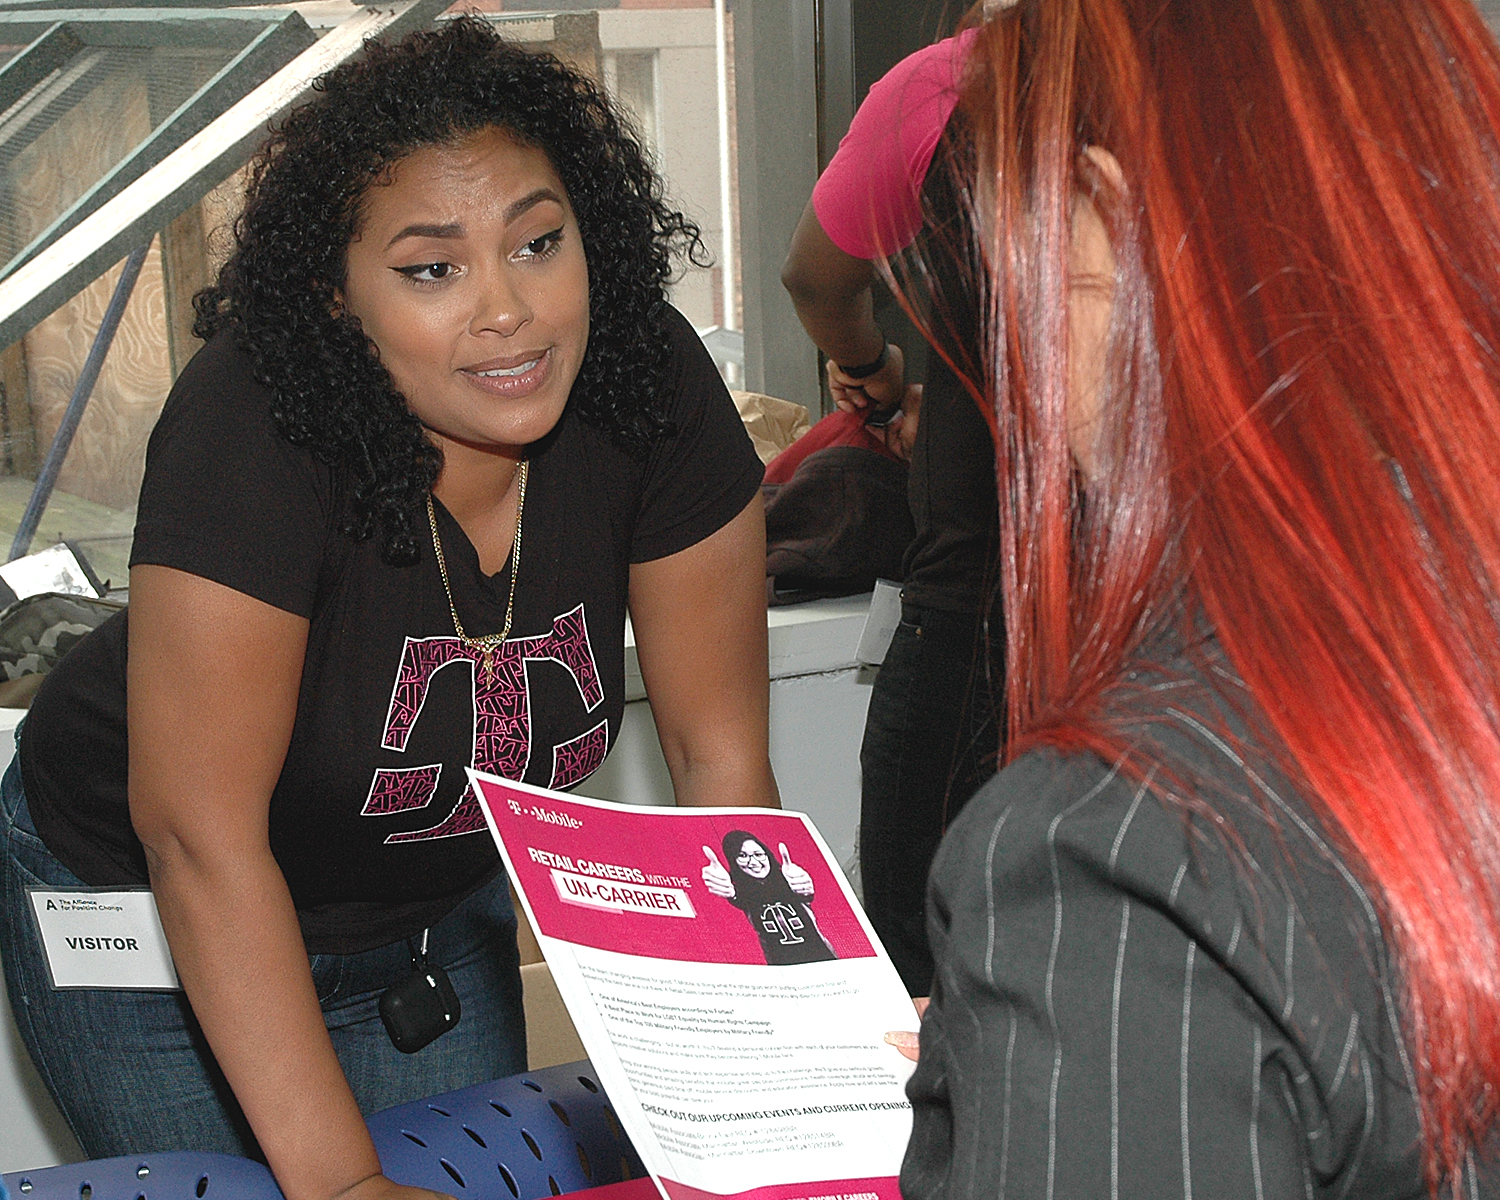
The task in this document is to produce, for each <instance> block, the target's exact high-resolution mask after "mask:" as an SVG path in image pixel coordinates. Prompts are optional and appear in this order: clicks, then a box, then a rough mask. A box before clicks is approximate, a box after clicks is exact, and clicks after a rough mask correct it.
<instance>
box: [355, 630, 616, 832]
mask: <svg viewBox="0 0 1500 1200" xmlns="http://www.w3.org/2000/svg"><path fill="white" fill-rule="evenodd" d="M542 660H549V661H551V662H555V663H559V664H560V665H561V666H563V667H564V668H566V669H567V671H568V673H569V674H570V675H571V676H572V677H573V682H574V683H575V684H576V685H577V687H578V693H579V695H580V696H581V697H582V699H583V704H584V708H585V711H587V712H593V711H594V710H595V709H596V708H598V707H599V705H600V704H602V703H603V702H604V688H603V686H602V685H601V684H600V682H599V668H598V666H597V664H596V663H595V662H594V651H593V648H592V646H590V644H589V631H588V622H587V620H586V619H585V617H584V612H583V605H582V604H580V605H578V607H577V608H574V609H572V610H571V611H569V612H566V613H563V614H562V615H561V616H559V617H556V618H554V619H553V621H552V629H551V631H550V632H549V633H545V634H541V635H539V636H537V637H529V638H512V639H511V640H509V641H507V642H506V643H505V644H504V645H503V646H501V647H500V648H499V649H497V650H496V651H495V652H494V654H493V658H492V661H491V662H490V663H489V664H486V663H485V656H484V654H483V653H481V652H480V651H477V650H471V649H467V648H465V647H464V646H463V645H462V643H460V642H459V640H458V639H457V638H456V637H435V638H407V639H406V647H405V649H404V650H403V651H402V654H401V666H400V668H399V670H398V671H397V674H396V686H395V687H394V688H393V689H392V692H391V705H390V710H389V712H388V713H387V715H386V721H385V736H384V738H383V739H382V741H381V745H382V746H384V747H385V748H386V749H388V750H405V749H406V742H407V738H408V737H410V735H411V731H412V729H413V728H414V727H415V725H416V723H417V718H418V717H419V716H421V713H422V705H423V704H424V703H425V701H426V699H427V690H428V688H429V686H430V685H431V683H432V678H433V676H434V675H436V674H437V673H438V672H439V671H441V670H442V669H443V668H444V667H446V666H449V665H451V664H453V663H455V662H468V663H470V664H472V666H473V679H474V753H473V757H472V758H471V760H470V762H471V765H472V766H473V767H474V768H475V769H476V770H480V771H490V772H493V773H494V774H496V775H500V776H503V777H504V778H506V779H520V778H522V777H523V776H524V775H525V773H526V767H527V764H528V762H529V761H530V757H531V695H530V690H529V688H528V686H527V682H526V663H527V662H528V661H531V662H537V661H542ZM608 748H609V726H608V724H607V722H603V721H601V722H600V723H599V724H598V725H596V726H594V727H593V728H592V729H589V730H587V731H585V732H584V733H582V734H580V735H579V736H578V737H575V738H573V739H571V740H569V741H567V742H564V743H563V744H562V745H560V746H554V747H553V752H552V778H551V780H550V781H549V786H551V787H554V788H557V787H567V786H569V785H571V784H574V783H577V782H578V781H579V780H581V779H583V778H584V777H586V776H587V775H588V774H589V773H590V772H592V771H593V770H594V769H595V768H596V767H598V765H599V764H600V763H601V762H602V761H603V760H604V754H605V751H606V750H608ZM441 773H442V764H441V763H438V764H433V765H429V766H417V767H402V768H396V769H390V768H380V769H377V770H376V772H375V778H374V779H373V780H372V781H371V783H370V794H369V796H368V797H367V798H366V800H365V806H364V808H363V810H362V811H361V815H362V816H366V817H383V816H389V815H391V814H393V813H398V812H410V811H412V810H413V809H418V808H425V807H427V805H428V804H430V803H431V802H432V797H433V796H434V794H436V792H437V785H438V777H439V776H440V775H441ZM484 828H485V824H484V815H483V814H482V813H481V812H480V810H479V801H478V799H477V798H476V797H475V795H474V788H473V786H472V785H470V786H468V787H466V788H465V789H464V793H463V796H462V798H461V799H460V800H459V802H458V804H457V806H456V807H455V808H454V809H453V811H452V812H451V813H450V814H449V815H448V817H447V819H446V820H444V821H441V822H439V823H438V824H437V825H434V826H432V827H431V828H428V829H417V830H412V831H411V832H409V833H393V834H392V835H391V836H390V837H388V838H386V839H385V840H386V843H387V844H388V845H389V844H393V843H397V842H420V841H431V840H433V839H435V838H446V837H458V836H460V835H462V834H466V833H478V832H481V831H483V830H484Z"/></svg>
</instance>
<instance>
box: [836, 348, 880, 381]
mask: <svg viewBox="0 0 1500 1200" xmlns="http://www.w3.org/2000/svg"><path fill="white" fill-rule="evenodd" d="M890 357H891V344H890V342H882V343H881V345H880V353H879V355H877V356H876V358H875V360H874V361H873V362H867V363H861V364H860V365H859V366H857V367H846V366H844V364H843V363H839V364H838V367H839V371H840V372H841V373H842V374H844V375H847V376H849V378H850V379H868V378H869V377H870V376H871V375H873V374H875V372H876V371H878V370H880V369H881V368H882V367H884V366H885V364H886V363H887V362H889V361H890Z"/></svg>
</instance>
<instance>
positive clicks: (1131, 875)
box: [901, 662, 1496, 1200]
mask: <svg viewBox="0 0 1500 1200" xmlns="http://www.w3.org/2000/svg"><path fill="white" fill-rule="evenodd" d="M1169 678H1170V679H1171V680H1172V681H1171V682H1169V681H1168V680H1169ZM1210 679H1211V680H1212V682H1209V680H1210ZM1137 682H1138V684H1139V685H1140V687H1139V691H1137V692H1136V693H1135V694H1134V697H1133V699H1132V700H1130V701H1129V702H1128V704H1129V707H1133V708H1137V709H1138V712H1139V715H1140V717H1141V718H1142V721H1143V722H1144V721H1146V720H1149V719H1151V718H1152V717H1156V718H1161V719H1160V720H1158V721H1157V722H1156V723H1155V724H1153V725H1152V726H1151V731H1150V735H1151V737H1152V739H1153V742H1154V744H1155V745H1157V746H1159V747H1161V748H1162V750H1163V751H1164V755H1163V757H1164V759H1165V761H1166V762H1167V763H1168V764H1170V765H1171V766H1172V767H1173V768H1174V769H1175V770H1176V771H1177V772H1178V778H1183V777H1184V773H1186V772H1190V773H1191V774H1190V775H1189V776H1188V777H1190V778H1193V779H1195V780H1196V784H1197V799H1198V800H1201V801H1202V802H1203V810H1202V811H1201V812H1196V813H1193V814H1191V815H1189V814H1187V813H1185V812H1184V811H1183V810H1182V809H1181V808H1180V807H1176V806H1173V807H1169V806H1167V805H1166V804H1165V803H1163V802H1162V801H1161V800H1160V799H1159V798H1158V796H1157V795H1156V793H1155V792H1153V791H1150V790H1147V789H1145V788H1143V787H1141V786H1139V785H1137V784H1136V783H1134V782H1131V781H1128V780H1127V779H1126V778H1124V777H1123V776H1122V775H1121V774H1119V773H1118V772H1117V771H1115V770H1113V769H1111V768H1110V767H1109V766H1108V765H1107V764H1105V763H1103V762H1101V761H1100V760H1098V759H1095V758H1090V757H1083V756H1079V757H1060V756H1058V755H1057V754H1054V753H1051V752H1040V753H1034V754H1030V755H1027V756H1026V757H1024V758H1022V759H1021V760H1019V761H1018V762H1016V763H1015V764H1013V765H1012V766H1011V767H1009V768H1007V769H1006V770H1005V771H1004V772H1002V773H1001V774H1000V775H999V776H997V777H996V778H995V779H994V780H992V781H991V782H990V783H989V785H987V786H986V787H985V788H984V789H983V790H982V791H981V792H980V793H979V794H978V796H976V797H975V798H974V799H973V800H972V801H971V802H970V803H969V805H968V806H967V807H966V808H965V809H964V811H963V814H962V815H961V816H960V817H959V819H958V820H957V822H955V824H954V826H953V827H952V829H951V830H950V831H949V833H948V836H947V838H946V840H945V841H944V843H943V845H942V848H941V849H940V851H939V853H938V856H937V859H936V861H935V862H934V864H933V868H932V874H931V877H930V882H929V892H928V925H929V933H930V936H931V940H932V947H933V952H934V956H935V958H936V960H937V964H938V970H937V978H936V980H935V982H934V985H933V1001H932V1007H931V1009H930V1010H929V1012H928V1016H927V1018H926V1020H925V1021H924V1023H923V1026H922V1058H921V1062H920V1064H919V1066H918V1069H917V1072H916V1074H915V1075H914V1076H913V1078H912V1080H911V1083H910V1085H909V1088H908V1091H909V1094H910V1096H911V1100H912V1105H913V1110H914V1128H913V1134H912V1141H911V1145H910V1148H909V1149H908V1152H907V1156H906V1162H905V1166H904V1168H903V1171H902V1175H901V1186H902V1192H903V1194H904V1195H905V1196H906V1197H907V1200H959V1198H961V1197H964V1198H966V1197H994V1198H996V1200H998V1198H1000V1197H1017V1198H1023V1197H1024V1198H1031V1197H1038V1198H1042V1197H1045V1198H1046V1200H1052V1198H1053V1197H1058V1198H1062V1197H1069V1198H1072V1197H1099V1198H1106V1197H1107V1198H1109V1200H1115V1198H1117V1197H1177V1196H1181V1197H1183V1200H1209V1198H1211V1197H1243V1198H1245V1200H1263V1198H1271V1197H1278V1198H1279V1197H1303V1196H1307V1197H1312V1196H1330V1197H1361V1198H1362V1197H1377V1196H1378V1197H1397V1196H1402V1197H1419V1196H1425V1195H1426V1194H1427V1193H1426V1189H1425V1187H1424V1185H1423V1178H1422V1161H1421V1153H1420V1147H1419V1141H1418V1124H1417V1115H1416V1108H1415V1102H1414V1099H1413V1090H1412V1084H1411V1068H1410V1063H1409V1062H1408V1059H1407V1049H1406V1045H1405V1042H1404V1041H1403V1038H1402V1035H1401V1029H1400V1025H1399V1001H1398V996H1399V985H1398V983H1397V981H1396V980H1395V978H1394V976H1393V974H1392V971H1391V968H1390V966H1389V964H1388V962H1387V958H1386V946H1385V940H1384V937H1383V934H1382V932H1381V926H1380V922H1379V919H1378V917H1377V914H1376V909H1375V906H1374V905H1373V904H1372V903H1371V900H1370V897H1369V896H1368V895H1367V894H1366V892H1365V890H1364V889H1363V888H1362V886H1361V885H1360V883H1359V882H1358V881H1357V880H1356V878H1355V877H1354V875H1353V874H1352V873H1351V872H1350V871H1349V869H1348V868H1347V867H1346V866H1345V864H1344V862H1343V861H1342V859H1341V858H1340V857H1339V855H1338V854H1337V853H1336V852H1335V851H1334V849H1333V848H1332V847H1331V846H1330V845H1329V843H1328V841H1327V839H1326V837H1325V834H1324V831H1323V827H1322V825H1321V823H1320V821H1319V820H1318V819H1317V818H1316V817H1315V816H1314V815H1313V813H1312V812H1311V810H1310V809H1309V808H1308V806H1307V805H1306V803H1305V802H1304V801H1303V800H1302V799H1301V798H1300V797H1299V796H1297V795H1296V794H1295V792H1294V791H1293V790H1292V789H1291V788H1290V787H1288V786H1287V785H1286V783H1285V781H1284V780H1282V779H1280V778H1279V777H1277V776H1275V775H1274V774H1272V773H1270V772H1268V771H1266V770H1264V769H1263V768H1262V767H1261V766H1260V765H1259V764H1257V763H1256V762H1254V761H1251V762H1247V761H1246V756H1247V755H1248V756H1250V757H1251V758H1252V759H1253V752H1252V751H1247V750H1246V749H1245V746H1246V742H1245V741H1244V740H1242V739H1243V738H1244V729H1245V724H1244V722H1243V721H1242V720H1240V719H1239V718H1238V717H1237V715H1236V714H1235V713H1234V712H1233V711H1232V709H1231V698H1233V697H1235V696H1236V695H1237V693H1238V689H1237V687H1236V685H1235V683H1234V681H1233V680H1232V679H1229V678H1228V677H1227V675H1226V674H1225V673H1224V672H1222V671H1221V670H1218V669H1215V670H1214V671H1213V672H1211V674H1210V675H1208V676H1206V675H1204V674H1201V673H1199V672H1198V671H1196V670H1195V669H1194V668H1192V667H1191V666H1190V665H1188V664H1187V663H1185V662H1178V663H1174V665H1173V670H1172V672H1171V675H1170V676H1168V675H1167V674H1158V675H1152V676H1142V677H1140V678H1139V679H1138V680H1137ZM1126 716H1127V719H1128V718H1129V716H1130V714H1129V712H1128V711H1127V713H1126ZM1220 730H1224V731H1228V733H1229V735H1230V736H1229V737H1227V738H1226V737H1224V736H1222V735H1221V733H1220V732H1218V731H1220ZM1226 818H1227V821H1226ZM1226 829H1232V831H1233V832H1232V833H1231V834H1230V835H1229V836H1228V837H1226V835H1225V830H1226ZM1235 838H1237V839H1238V840H1239V842H1240V846H1239V848H1238V849H1235V848H1233V847H1232V841H1233V840H1234V839H1235ZM1468 1174H1469V1177H1468V1178H1466V1179H1465V1180H1464V1181H1463V1189H1462V1190H1463V1194H1464V1195H1466V1196H1479V1195H1484V1194H1496V1193H1494V1192H1492V1191H1489V1190H1487V1189H1486V1187H1485V1183H1484V1180H1483V1179H1481V1178H1479V1177H1478V1176H1488V1179H1489V1182H1490V1186H1491V1188H1493V1187H1494V1174H1493V1172H1492V1171H1491V1170H1490V1169H1488V1168H1485V1167H1483V1166H1481V1167H1480V1169H1479V1170H1478V1171H1477V1172H1476V1171H1475V1170H1474V1169H1473V1164H1472V1163H1471V1170H1470V1172H1469V1173H1468Z"/></svg>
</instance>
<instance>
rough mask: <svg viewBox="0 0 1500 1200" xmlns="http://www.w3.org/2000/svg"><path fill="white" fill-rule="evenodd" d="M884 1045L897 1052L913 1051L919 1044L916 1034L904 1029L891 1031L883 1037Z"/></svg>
mask: <svg viewBox="0 0 1500 1200" xmlns="http://www.w3.org/2000/svg"><path fill="white" fill-rule="evenodd" d="M885 1040H886V1044H887V1045H889V1046H895V1047H896V1049H898V1050H915V1049H916V1048H917V1046H918V1044H919V1043H920V1040H921V1039H920V1038H919V1037H918V1035H917V1034H915V1033H912V1032H910V1031H909V1030H906V1029H893V1030H891V1032H890V1033H888V1034H886V1035H885Z"/></svg>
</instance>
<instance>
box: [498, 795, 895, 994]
mask: <svg viewBox="0 0 1500 1200" xmlns="http://www.w3.org/2000/svg"><path fill="white" fill-rule="evenodd" d="M478 793H479V797H480V800H481V802H482V803H483V804H484V805H485V807H486V809H488V810H489V813H490V815H491V817H492V818H493V819H494V823H495V827H496V829H498V830H499V831H500V836H501V837H502V839H503V840H504V842H505V846H506V849H507V850H508V851H509V852H510V856H511V859H512V861H513V862H514V865H515V869H516V871H517V873H518V874H519V876H520V878H519V880H518V882H519V883H520V884H521V885H522V886H523V887H524V889H525V891H526V896H527V898H528V899H529V900H530V902H531V906H532V910H533V912H534V914H535V916H536V922H537V928H538V932H540V933H542V934H545V935H546V936H548V937H555V938H561V939H564V940H567V941H570V942H577V943H579V944H581V945H585V946H593V947H595V948H597V949H600V950H614V951H617V952H619V953H622V954H639V955H643V956H646V957H650V958H673V959H682V960H686V961H690V962H712V963H745V964H772V965H775V966H791V965H795V964H798V963H808V962H820V961H827V960H829V959H835V958H870V957H873V956H874V954H875V950H874V947H872V946H871V945H870V941H869V939H868V938H867V937H866V936H865V932H864V929H863V928H862V927H861V925H860V922H859V917H858V916H857V915H856V914H855V912H854V910H853V908H852V907H851V906H850V904H849V902H848V901H847V900H846V899H845V898H844V893H843V889H842V888H840V887H839V884H838V881H837V880H836V879H835V878H834V876H833V873H832V871H831V869H830V868H829V867H828V865H827V864H826V863H825V862H824V860H823V855H822V853H821V852H820V850H819V849H818V845H817V843H816V842H814V841H813V838H812V836H811V835H810V834H809V833H808V830H807V827H806V826H805V825H804V824H803V823H802V818H800V817H798V816H795V815H792V814H788V813H781V812H776V811H775V810H774V809H766V810H764V811H761V810H756V811H754V812H749V813H746V812H738V813H730V814H726V815H723V816H718V815H715V814H714V812H713V810H712V809H693V810H691V812H689V811H687V810H682V809H666V810H661V811H653V810H651V809H632V810H631V811H629V812H627V813H616V812H613V811H611V810H610V809H608V808H601V807H595V806H594V805H591V804H587V803H584V802H581V801H576V800H572V799H569V798H567V797H562V796H556V795H553V794H548V795H545V796H543V795H538V794H537V793H536V792H531V791H525V790H523V789H521V788H515V787H511V786H510V785H509V784H506V783H504V782H496V781H494V780H488V779H480V780H478ZM645 816H649V819H646V820H643V819H642V818H643V817H645Z"/></svg>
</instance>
